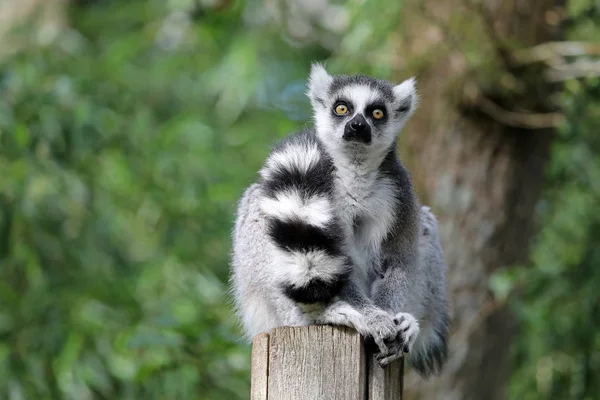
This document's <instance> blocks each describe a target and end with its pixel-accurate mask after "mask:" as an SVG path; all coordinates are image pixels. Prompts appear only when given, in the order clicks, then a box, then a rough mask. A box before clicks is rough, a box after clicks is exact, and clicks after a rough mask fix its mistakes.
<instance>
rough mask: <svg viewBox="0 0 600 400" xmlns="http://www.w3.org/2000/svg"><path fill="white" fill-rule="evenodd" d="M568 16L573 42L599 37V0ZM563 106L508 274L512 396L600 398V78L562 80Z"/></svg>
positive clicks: (573, 8)
mask: <svg viewBox="0 0 600 400" xmlns="http://www.w3.org/2000/svg"><path fill="white" fill-rule="evenodd" d="M569 11H570V13H571V17H573V23H572V33H571V39H573V40H589V39H590V38H592V37H595V38H600V26H599V25H598V24H597V21H598V18H600V8H598V6H597V2H593V1H584V0H578V1H573V2H570V3H569ZM594 21H595V22H594ZM590 28H592V29H591V30H590ZM590 34H592V36H590ZM562 104H563V105H564V108H565V111H566V115H567V124H566V125H565V126H564V127H562V129H560V130H559V133H558V137H557V138H556V141H555V144H554V146H553V151H552V157H551V159H552V162H551V165H550V169H549V177H548V178H549V183H548V190H547V195H546V197H545V199H544V201H543V202H542V203H541V204H540V214H541V216H542V222H543V225H542V230H541V232H540V234H539V235H538V237H537V238H536V240H535V243H534V247H533V251H532V256H531V263H532V265H531V266H530V267H529V268H526V269H521V270H515V271H512V272H511V274H512V275H513V278H514V279H513V281H512V284H514V285H515V286H516V287H517V288H518V292H517V293H520V296H519V297H518V298H517V299H513V300H516V301H514V303H513V305H514V306H515V307H514V308H515V310H516V311H517V314H518V316H519V319H520V321H521V329H520V332H519V335H518V340H517V343H516V345H515V348H514V354H515V355H514V362H515V365H516V367H517V369H516V370H515V371H514V374H513V377H512V381H511V398H515V399H525V400H527V399H541V398H543V399H561V400H562V399H586V400H588V399H589V400H592V399H597V398H598V397H599V396H600V382H599V381H598V379H597V377H598V376H600V296H599V294H598V288H599V287H600V269H599V268H598V265H600V248H599V247H598V243H600V214H599V213H598V210H599V209H600V137H599V136H598V126H600V79H598V78H593V79H592V78H590V79H585V80H581V81H576V80H573V81H569V82H566V85H565V90H564V91H563V94H562Z"/></svg>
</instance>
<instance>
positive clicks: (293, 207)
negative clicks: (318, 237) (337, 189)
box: [260, 190, 333, 228]
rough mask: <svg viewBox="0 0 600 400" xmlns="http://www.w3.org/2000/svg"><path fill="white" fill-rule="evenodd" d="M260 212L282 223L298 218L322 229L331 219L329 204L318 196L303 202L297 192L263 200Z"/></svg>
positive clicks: (280, 194)
mask: <svg viewBox="0 0 600 400" xmlns="http://www.w3.org/2000/svg"><path fill="white" fill-rule="evenodd" d="M260 206H261V209H262V211H263V212H264V213H265V214H267V215H270V216H272V217H275V218H279V219H281V220H283V221H289V220H292V219H295V218H299V219H300V220H302V221H306V222H308V223H309V224H311V225H313V226H317V227H320V228H323V227H325V226H326V224H327V223H328V222H329V221H330V220H331V218H332V217H333V211H332V209H331V203H330V201H329V200H328V199H326V198H324V197H320V196H314V197H310V198H308V199H305V200H303V199H302V196H301V195H300V193H299V192H298V190H290V191H285V192H279V193H277V194H276V195H275V199H271V198H267V197H265V198H263V199H262V200H261V203H260Z"/></svg>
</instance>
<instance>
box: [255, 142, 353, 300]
mask: <svg viewBox="0 0 600 400" xmlns="http://www.w3.org/2000/svg"><path fill="white" fill-rule="evenodd" d="M332 173H333V165H332V163H331V160H329V158H328V157H327V156H325V155H324V153H323V152H322V151H321V149H320V148H319V146H318V144H317V142H316V140H315V139H314V138H313V137H311V135H310V133H308V132H304V133H301V134H300V135H298V136H294V137H290V138H289V139H288V140H286V141H285V142H283V143H282V144H281V145H280V146H279V147H278V148H276V149H275V150H274V151H273V153H272V154H271V156H270V157H269V158H268V159H267V162H266V165H265V167H264V168H263V169H262V171H261V175H262V185H263V190H264V193H265V198H264V199H263V200H262V202H261V209H262V211H263V212H264V213H265V214H266V216H267V220H268V229H269V236H270V238H271V239H272V240H273V242H274V243H275V245H276V247H277V249H278V254H277V258H278V260H277V261H278V262H280V263H281V266H280V269H279V272H278V273H280V274H281V281H282V285H283V290H284V293H285V294H286V295H287V296H289V297H290V298H292V299H293V300H295V301H297V302H300V303H317V302H327V301H329V300H331V299H332V298H333V297H334V296H336V295H337V294H338V293H339V291H340V290H341V288H342V287H343V285H344V284H345V282H346V281H347V279H348V277H349V274H350V271H351V264H350V261H349V259H348V257H346V256H345V255H344V254H343V249H342V247H343V236H342V233H341V229H340V227H339V223H338V222H337V219H336V217H335V214H334V210H333V205H332V202H331V195H332V190H333V174H332Z"/></svg>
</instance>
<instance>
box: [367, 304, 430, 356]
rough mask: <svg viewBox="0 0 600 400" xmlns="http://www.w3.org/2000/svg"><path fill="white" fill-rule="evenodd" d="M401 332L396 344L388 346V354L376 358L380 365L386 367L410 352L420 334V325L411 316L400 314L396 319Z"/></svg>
mask: <svg viewBox="0 0 600 400" xmlns="http://www.w3.org/2000/svg"><path fill="white" fill-rule="evenodd" d="M394 322H395V323H396V325H397V326H398V328H399V330H400V332H399V334H398V336H397V337H396V338H395V340H394V342H393V343H392V344H391V345H389V346H388V351H387V352H381V353H379V354H378V355H377V356H376V359H377V361H378V362H379V364H380V365H381V366H382V367H384V366H386V365H387V364H389V363H391V362H392V361H394V360H397V359H398V358H400V357H402V356H403V353H408V352H410V350H411V348H412V346H413V344H414V343H415V340H417V336H419V332H420V331H421V330H420V328H419V323H418V322H417V320H416V319H415V317H413V316H412V315H411V314H408V313H398V314H396V317H395V318H394Z"/></svg>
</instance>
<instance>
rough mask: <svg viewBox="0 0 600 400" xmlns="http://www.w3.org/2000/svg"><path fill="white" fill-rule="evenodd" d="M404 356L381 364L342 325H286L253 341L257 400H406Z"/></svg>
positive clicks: (254, 386) (253, 381)
mask: <svg viewBox="0 0 600 400" xmlns="http://www.w3.org/2000/svg"><path fill="white" fill-rule="evenodd" d="M403 374H404V363H403V359H400V360H397V361H395V362H393V363H392V364H390V365H388V366H387V367H386V368H381V367H380V366H379V364H378V363H377V362H376V361H375V360H374V359H373V357H372V356H371V355H369V354H367V351H366V349H365V346H364V343H363V340H362V338H361V337H360V335H359V334H358V333H357V332H356V331H354V330H353V329H350V328H346V327H341V326H329V325H312V326H304V327H284V328H278V329H274V330H273V331H271V332H270V333H261V334H259V335H257V336H256V337H255V338H254V342H253V344H252V389H251V391H252V395H251V400H305V399H311V400H401V399H402V378H403Z"/></svg>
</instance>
